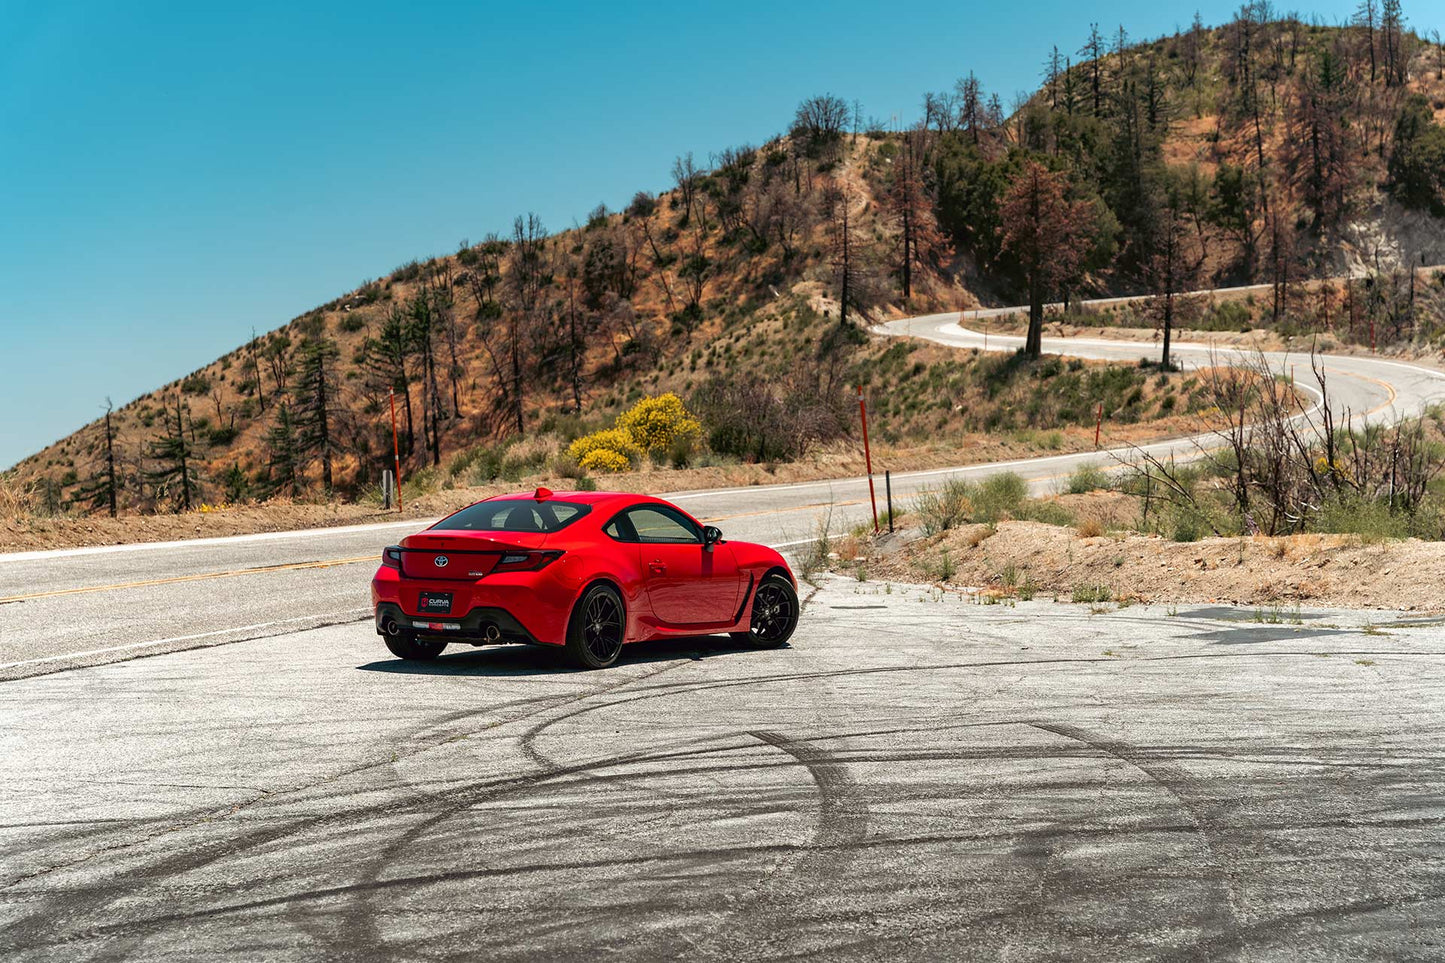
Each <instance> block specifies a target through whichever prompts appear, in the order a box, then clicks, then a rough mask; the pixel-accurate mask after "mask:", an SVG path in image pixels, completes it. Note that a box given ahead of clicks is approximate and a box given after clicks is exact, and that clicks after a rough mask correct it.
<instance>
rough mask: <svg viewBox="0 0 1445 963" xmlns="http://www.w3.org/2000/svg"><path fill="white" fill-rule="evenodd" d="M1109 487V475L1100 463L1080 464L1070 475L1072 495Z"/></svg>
mask: <svg viewBox="0 0 1445 963" xmlns="http://www.w3.org/2000/svg"><path fill="white" fill-rule="evenodd" d="M1108 487H1109V475H1108V473H1107V472H1105V471H1104V470H1103V469H1102V468H1100V467H1099V466H1098V465H1080V466H1079V467H1078V468H1075V469H1074V471H1073V473H1072V474H1070V475H1069V484H1068V492H1069V494H1070V495H1083V494H1086V493H1088V492H1092V491H1098V490H1099V489H1101V488H1108Z"/></svg>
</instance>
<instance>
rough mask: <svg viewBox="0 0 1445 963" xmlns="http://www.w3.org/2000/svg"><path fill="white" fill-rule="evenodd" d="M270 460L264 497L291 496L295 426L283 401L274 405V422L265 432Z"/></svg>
mask: <svg viewBox="0 0 1445 963" xmlns="http://www.w3.org/2000/svg"><path fill="white" fill-rule="evenodd" d="M266 447H267V448H268V449H269V451H270V459H269V461H268V463H267V467H266V495H267V496H271V495H280V494H287V495H292V494H295V493H296V490H297V467H298V462H299V459H298V457H297V452H296V425H295V423H294V422H293V421H292V418H291V406H290V405H289V404H287V403H286V402H285V401H280V402H278V403H277V405H276V420H275V421H273V422H272V423H271V428H270V429H269V430H268V431H267V432H266Z"/></svg>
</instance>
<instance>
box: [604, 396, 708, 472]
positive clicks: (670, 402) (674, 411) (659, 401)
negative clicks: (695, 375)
mask: <svg viewBox="0 0 1445 963" xmlns="http://www.w3.org/2000/svg"><path fill="white" fill-rule="evenodd" d="M617 427H618V428H620V429H622V430H623V431H625V432H627V434H628V435H629V436H630V437H631V439H632V442H633V444H635V445H636V446H637V447H638V448H640V449H641V450H643V451H645V452H647V453H648V454H651V455H654V456H660V455H667V454H669V453H671V452H675V451H679V450H680V451H682V452H683V453H687V452H690V451H691V450H692V446H693V445H694V444H696V443H697V440H698V438H699V437H701V436H702V423H701V422H699V421H698V420H697V419H696V418H694V417H693V416H692V413H691V412H689V411H688V410H687V407H686V406H685V405H683V403H682V399H681V398H679V397H678V396H677V395H675V394H673V393H672V392H671V391H669V392H668V393H667V394H664V395H658V396H657V397H656V398H643V399H642V400H641V401H639V402H638V403H637V404H635V405H633V406H632V407H631V408H629V409H627V410H626V411H624V412H623V413H622V414H620V415H618V416H617ZM579 461H580V459H579Z"/></svg>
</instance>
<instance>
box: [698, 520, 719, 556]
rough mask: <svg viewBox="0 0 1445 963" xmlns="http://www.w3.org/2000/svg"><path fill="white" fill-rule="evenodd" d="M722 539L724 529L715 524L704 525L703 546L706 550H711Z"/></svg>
mask: <svg viewBox="0 0 1445 963" xmlns="http://www.w3.org/2000/svg"><path fill="white" fill-rule="evenodd" d="M722 540H723V537H722V529H720V528H718V527H716V526H715V525H704V526H703V527H702V547H703V549H704V550H705V551H708V552H711V551H712V547H713V546H714V545H716V544H717V543H718V542H721V541H722Z"/></svg>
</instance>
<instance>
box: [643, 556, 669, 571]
mask: <svg viewBox="0 0 1445 963" xmlns="http://www.w3.org/2000/svg"><path fill="white" fill-rule="evenodd" d="M647 567H648V568H650V569H652V574H653V575H662V574H663V573H665V572H666V571H667V566H666V565H664V564H662V559H660V558H655V559H653V560H652V561H651V562H649V563H648V566H647Z"/></svg>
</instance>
